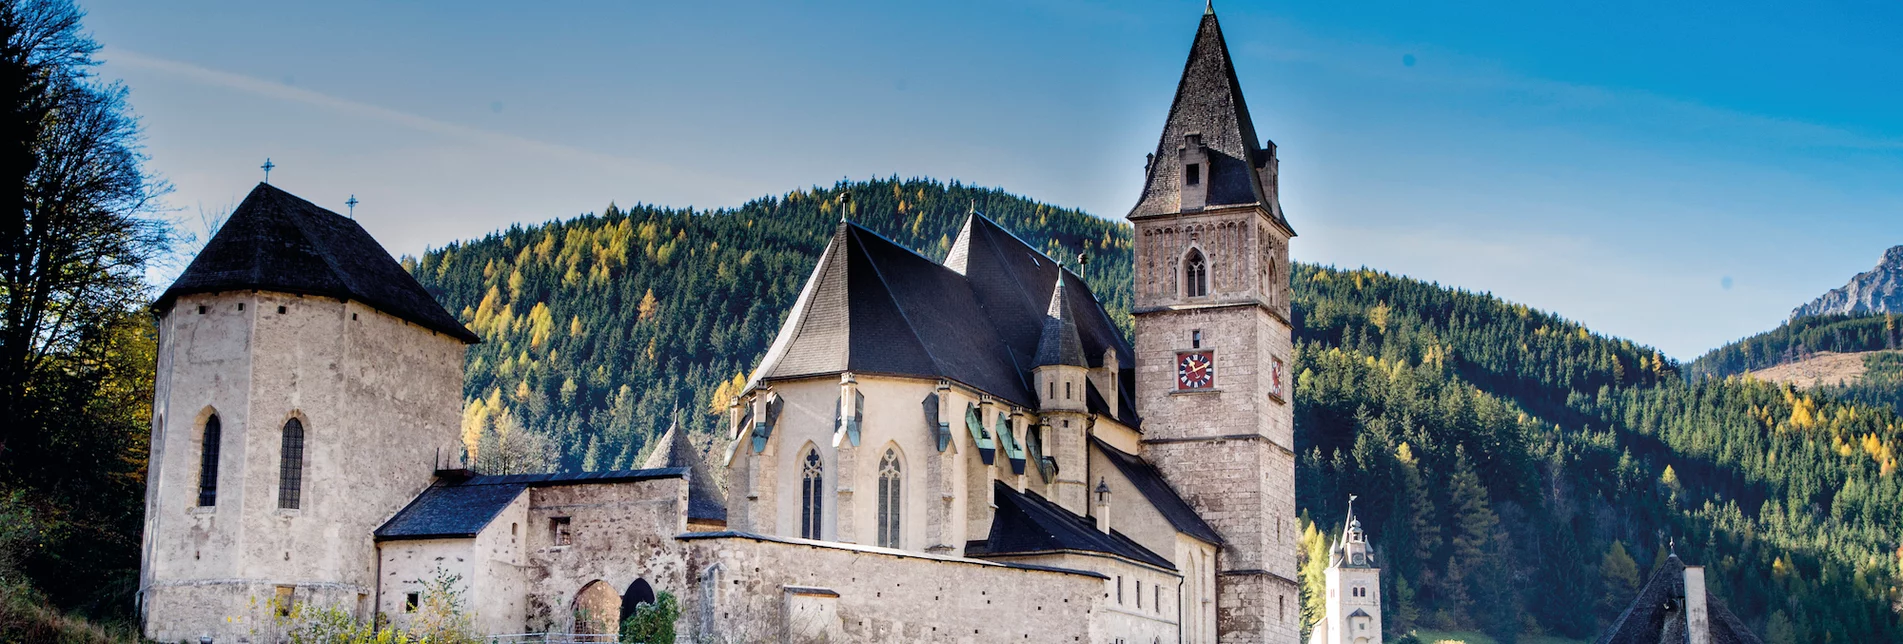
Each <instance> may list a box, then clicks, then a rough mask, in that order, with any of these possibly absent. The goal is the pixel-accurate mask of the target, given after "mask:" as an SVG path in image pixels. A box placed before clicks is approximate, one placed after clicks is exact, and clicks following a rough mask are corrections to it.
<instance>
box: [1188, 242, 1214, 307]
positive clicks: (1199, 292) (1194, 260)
mask: <svg viewBox="0 0 1903 644" xmlns="http://www.w3.org/2000/svg"><path fill="white" fill-rule="evenodd" d="M1183 292H1184V295H1187V296H1189V297H1202V296H1205V295H1208V294H1209V263H1208V262H1207V261H1204V259H1203V252H1202V251H1200V250H1195V249H1191V250H1190V251H1189V258H1188V259H1185V260H1183Z"/></svg>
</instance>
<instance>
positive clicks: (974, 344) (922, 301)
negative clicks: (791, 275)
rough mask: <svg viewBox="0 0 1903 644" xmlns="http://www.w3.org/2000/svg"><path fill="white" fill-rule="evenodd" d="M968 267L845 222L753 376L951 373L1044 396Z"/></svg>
mask: <svg viewBox="0 0 1903 644" xmlns="http://www.w3.org/2000/svg"><path fill="white" fill-rule="evenodd" d="M1024 362H1025V361H1014V360H1013V359H1012V357H1011V356H1010V355H1009V354H1007V353H1006V350H1005V348H1004V344H1003V343H1002V342H1001V341H1000V340H999V338H998V335H997V331H996V329H994V328H993V327H992V325H991V323H990V322H989V321H987V320H986V311H985V309H984V308H983V307H982V306H980V304H979V302H978V300H977V299H976V298H975V297H973V295H972V292H971V287H970V286H969V285H968V284H967V283H966V280H965V278H964V276H962V275H959V274H958V273H955V272H952V271H951V270H949V269H947V268H945V267H943V266H940V265H938V264H936V263H934V262H932V261H931V260H929V259H926V258H924V257H922V256H920V255H918V254H917V253H914V252H912V251H911V250H908V249H906V248H905V247H903V246H900V245H898V244H897V243H894V242H892V241H891V240H888V239H886V238H884V237H881V236H879V235H878V234H877V233H874V232H872V231H870V230H867V229H865V228H863V227H861V226H859V225H857V224H852V223H848V222H840V224H839V228H838V229H837V230H836V231H835V232H834V233H833V239H832V242H831V243H829V244H827V246H826V251H825V252H824V253H823V254H821V256H820V260H819V264H818V265H817V266H815V267H814V268H813V274H812V276H811V277H809V278H807V281H806V286H805V287H804V289H803V290H802V291H801V292H800V296H799V299H798V300H796V301H795V303H794V305H793V310H792V312H791V313H789V314H788V315H787V318H786V322H785V323H784V324H783V325H781V327H780V333H779V336H778V337H776V338H775V339H774V341H773V346H771V347H770V348H768V349H767V355H766V357H765V358H763V359H761V361H760V366H759V367H757V368H755V369H754V372H753V377H752V378H751V383H752V384H758V383H760V382H762V381H766V380H776V379H784V378H795V377H801V376H810V375H820V374H827V373H837V372H842V371H851V372H855V373H876V374H891V375H910V376H922V377H933V378H948V379H952V380H957V381H959V382H963V383H965V384H967V385H970V386H973V387H977V388H979V389H982V390H984V391H986V392H988V393H991V394H992V395H995V396H999V397H1001V398H1004V399H1006V400H1010V401H1012V402H1014V403H1017V404H1020V405H1025V406H1030V405H1032V404H1033V401H1034V400H1035V399H1034V398H1033V397H1032V396H1031V393H1030V389H1029V387H1028V386H1027V385H1026V384H1025V379H1024V378H1023V377H1022V376H1021V375H1020V374H1019V369H1020V367H1019V365H1021V364H1024Z"/></svg>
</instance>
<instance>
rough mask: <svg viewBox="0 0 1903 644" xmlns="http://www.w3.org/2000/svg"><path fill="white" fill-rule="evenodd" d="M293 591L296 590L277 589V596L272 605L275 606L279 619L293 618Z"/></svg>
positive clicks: (282, 587)
mask: <svg viewBox="0 0 1903 644" xmlns="http://www.w3.org/2000/svg"><path fill="white" fill-rule="evenodd" d="M292 590H294V589H293V588H292V587H290V586H278V587H277V595H276V596H275V597H273V598H272V600H271V603H272V604H273V605H274V607H275V608H277V612H278V617H290V616H291V591H292Z"/></svg>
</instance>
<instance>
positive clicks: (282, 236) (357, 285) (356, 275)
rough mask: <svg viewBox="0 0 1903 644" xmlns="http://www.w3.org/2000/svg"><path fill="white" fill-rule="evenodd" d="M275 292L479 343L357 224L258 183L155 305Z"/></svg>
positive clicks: (164, 308) (164, 307)
mask: <svg viewBox="0 0 1903 644" xmlns="http://www.w3.org/2000/svg"><path fill="white" fill-rule="evenodd" d="M222 291H272V292H278V293H293V294H298V295H319V296H324V297H334V298H338V299H343V300H355V301H359V302H363V303H365V304H368V305H370V306H373V307H376V309H377V310H379V311H383V312H384V313H388V314H390V315H394V316H396V317H398V318H402V319H404V320H408V321H410V322H412V323H415V324H418V325H421V326H422V327H423V328H426V329H430V330H432V331H436V332H439V333H443V334H445V335H448V336H450V337H453V338H456V339H458V340H462V341H463V342H467V343H470V344H475V343H477V342H481V339H480V338H477V337H476V334H474V333H471V332H470V331H469V329H468V328H465V327H464V326H463V325H462V323H460V322H457V321H456V318H455V317H453V316H451V315H450V314H449V312H448V311H445V310H443V306H442V305H441V304H438V303H437V302H436V300H435V299H434V298H432V297H430V294H429V291H427V290H425V289H424V288H423V285H422V284H419V283H417V281H416V278H414V277H411V276H410V274H409V272H408V271H405V270H403V266H402V265H400V264H397V262H396V260H395V259H393V258H391V257H390V253H389V251H386V250H384V249H383V246H382V245H379V244H378V243H377V240H376V239H374V238H372V237H371V236H370V233H369V232H366V231H365V230H364V229H363V227H362V226H359V225H357V222H356V221H354V220H352V219H350V218H348V217H345V216H343V215H339V214H337V213H334V212H331V211H329V210H325V209H323V208H321V207H318V206H317V205H316V204H313V203H311V202H309V201H305V200H303V199H300V198H298V197H296V196H294V195H292V194H291V193H288V192H285V191H283V190H279V189H277V188H276V187H274V186H272V185H270V184H265V183H260V184H258V186H257V187H256V188H252V189H251V194H249V195H246V196H245V198H244V201H243V202H242V203H239V204H238V208H237V209H236V210H233V211H232V212H231V216H230V217H229V218H228V219H226V221H225V224H224V226H223V227H221V228H219V229H218V234H216V235H213V236H212V238H211V241H210V242H207V243H206V244H205V248H204V250H201V251H199V253H198V256H197V257H195V258H193V259H192V263H191V264H190V265H188V266H186V267H185V272H184V273H183V274H180V275H179V277H178V280H177V281H174V282H172V286H171V287H170V288H167V289H165V293H164V294H162V295H160V296H159V299H158V301H157V302H155V303H154V304H153V307H154V308H156V309H158V310H159V311H160V312H164V311H168V310H170V309H171V308H172V305H173V304H175V303H176V302H177V301H178V298H179V296H181V295H189V294H194V293H217V292H222Z"/></svg>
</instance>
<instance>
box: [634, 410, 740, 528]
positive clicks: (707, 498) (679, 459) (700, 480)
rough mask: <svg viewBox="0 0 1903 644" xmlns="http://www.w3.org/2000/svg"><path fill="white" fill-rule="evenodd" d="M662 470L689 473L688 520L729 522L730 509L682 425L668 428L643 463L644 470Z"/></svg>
mask: <svg viewBox="0 0 1903 644" xmlns="http://www.w3.org/2000/svg"><path fill="white" fill-rule="evenodd" d="M662 468H685V469H686V470H687V518H690V519H712V520H718V521H725V520H727V506H726V504H725V503H723V502H722V501H721V499H722V496H723V495H722V494H721V493H720V490H719V489H717V488H715V487H714V480H713V479H712V478H711V477H709V476H708V475H707V464H706V459H703V458H701V455H700V451H699V450H696V449H694V443H693V442H692V441H689V440H688V439H687V431H686V430H683V429H681V424H680V422H679V421H676V422H674V424H672V425H669V426H668V428H667V433H665V434H662V435H661V440H659V441H657V442H656V444H655V446H654V451H653V452H649V453H648V458H647V460H646V461H643V462H642V463H641V469H644V470H655V469H662Z"/></svg>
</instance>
